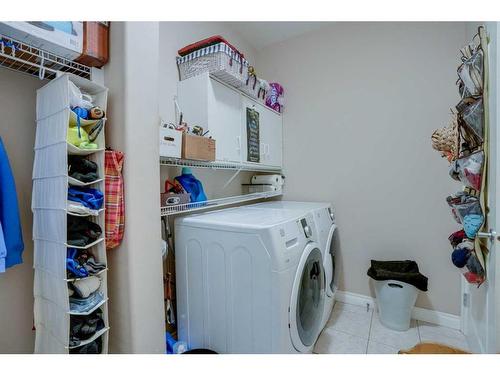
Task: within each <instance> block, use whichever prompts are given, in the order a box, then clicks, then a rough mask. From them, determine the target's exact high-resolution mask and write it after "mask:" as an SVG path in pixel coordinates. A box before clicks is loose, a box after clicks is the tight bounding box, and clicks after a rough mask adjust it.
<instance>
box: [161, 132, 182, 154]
mask: <svg viewBox="0 0 500 375" xmlns="http://www.w3.org/2000/svg"><path fill="white" fill-rule="evenodd" d="M181 148H182V132H181V131H179V130H175V128H174V127H173V126H172V125H166V124H165V125H162V126H160V156H165V157H173V158H180V157H181Z"/></svg>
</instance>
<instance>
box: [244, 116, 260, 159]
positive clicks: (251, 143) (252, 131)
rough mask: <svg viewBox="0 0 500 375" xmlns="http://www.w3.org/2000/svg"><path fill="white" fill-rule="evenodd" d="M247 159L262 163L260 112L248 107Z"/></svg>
mask: <svg viewBox="0 0 500 375" xmlns="http://www.w3.org/2000/svg"><path fill="white" fill-rule="evenodd" d="M247 150H248V151H247V161H251V162H254V163H260V135H259V112H257V111H256V110H255V109H252V108H247Z"/></svg>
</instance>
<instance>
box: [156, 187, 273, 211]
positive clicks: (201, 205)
mask: <svg viewBox="0 0 500 375" xmlns="http://www.w3.org/2000/svg"><path fill="white" fill-rule="evenodd" d="M281 195H282V192H281V191H266V192H262V193H252V194H245V195H237V196H234V197H226V198H219V199H211V200H208V201H205V202H197V203H184V204H176V205H172V206H164V207H161V216H171V215H176V214H184V213H188V212H195V211H201V210H209V209H213V208H217V207H223V206H229V205H232V204H238V203H243V202H248V201H254V200H258V199H267V198H273V197H279V196H281Z"/></svg>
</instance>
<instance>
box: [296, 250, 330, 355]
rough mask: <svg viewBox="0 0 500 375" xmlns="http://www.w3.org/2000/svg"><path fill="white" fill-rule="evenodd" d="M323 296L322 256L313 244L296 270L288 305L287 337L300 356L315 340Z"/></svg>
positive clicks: (319, 325)
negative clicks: (288, 323) (288, 333)
mask: <svg viewBox="0 0 500 375" xmlns="http://www.w3.org/2000/svg"><path fill="white" fill-rule="evenodd" d="M325 294H326V291H325V271H324V268H323V256H322V254H321V251H320V249H319V246H318V245H317V244H316V243H309V244H307V246H306V248H305V249H304V252H303V254H302V257H301V259H300V262H299V265H298V267H297V273H296V275H295V281H294V283H293V289H292V297H291V301H290V316H289V320H290V336H291V338H292V343H293V346H294V347H295V349H297V350H298V351H299V352H308V351H310V350H311V347H312V346H313V345H314V344H315V342H316V339H317V338H318V335H319V333H320V331H321V321H322V318H323V312H324V305H325Z"/></svg>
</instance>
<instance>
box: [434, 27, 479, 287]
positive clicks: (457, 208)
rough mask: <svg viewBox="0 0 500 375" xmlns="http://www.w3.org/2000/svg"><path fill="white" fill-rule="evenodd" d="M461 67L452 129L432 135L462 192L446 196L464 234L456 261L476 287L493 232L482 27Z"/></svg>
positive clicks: (459, 234) (455, 241)
mask: <svg viewBox="0 0 500 375" xmlns="http://www.w3.org/2000/svg"><path fill="white" fill-rule="evenodd" d="M461 54H462V63H461V65H460V66H459V67H458V69H457V74H458V80H457V85H458V91H459V94H460V101H459V103H458V104H457V105H456V106H455V108H454V109H452V120H451V123H450V125H448V126H446V127H444V128H441V129H438V130H436V131H435V132H434V133H433V134H432V147H433V148H434V149H435V150H437V151H440V152H441V155H442V156H443V157H446V158H447V159H448V161H449V162H450V171H449V174H450V177H451V178H453V179H454V180H457V181H459V182H460V183H461V184H462V185H463V189H462V191H459V192H457V193H454V194H452V195H450V196H448V197H447V198H446V201H447V203H448V205H449V206H450V209H451V212H452V215H453V217H454V218H455V220H456V221H457V223H458V224H459V225H460V226H461V227H460V228H459V230H457V231H456V232H454V233H452V234H451V235H450V236H449V241H450V244H451V246H452V253H451V261H452V262H453V264H454V265H455V266H456V267H457V268H459V269H460V271H461V272H462V274H463V276H464V277H465V279H466V280H467V281H468V282H469V283H471V284H476V285H478V286H479V285H481V284H482V283H483V282H484V281H485V280H486V261H487V255H488V239H489V234H488V233H485V231H487V229H486V228H488V225H487V213H488V208H487V202H488V196H487V194H488V191H487V186H488V184H487V177H488V158H489V150H488V142H489V117H488V100H489V97H488V82H489V76H488V40H487V35H486V30H485V28H484V27H482V26H481V27H479V29H478V33H477V35H476V36H475V37H474V38H473V41H472V42H471V43H470V44H468V45H467V46H465V47H464V48H462V49H461Z"/></svg>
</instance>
